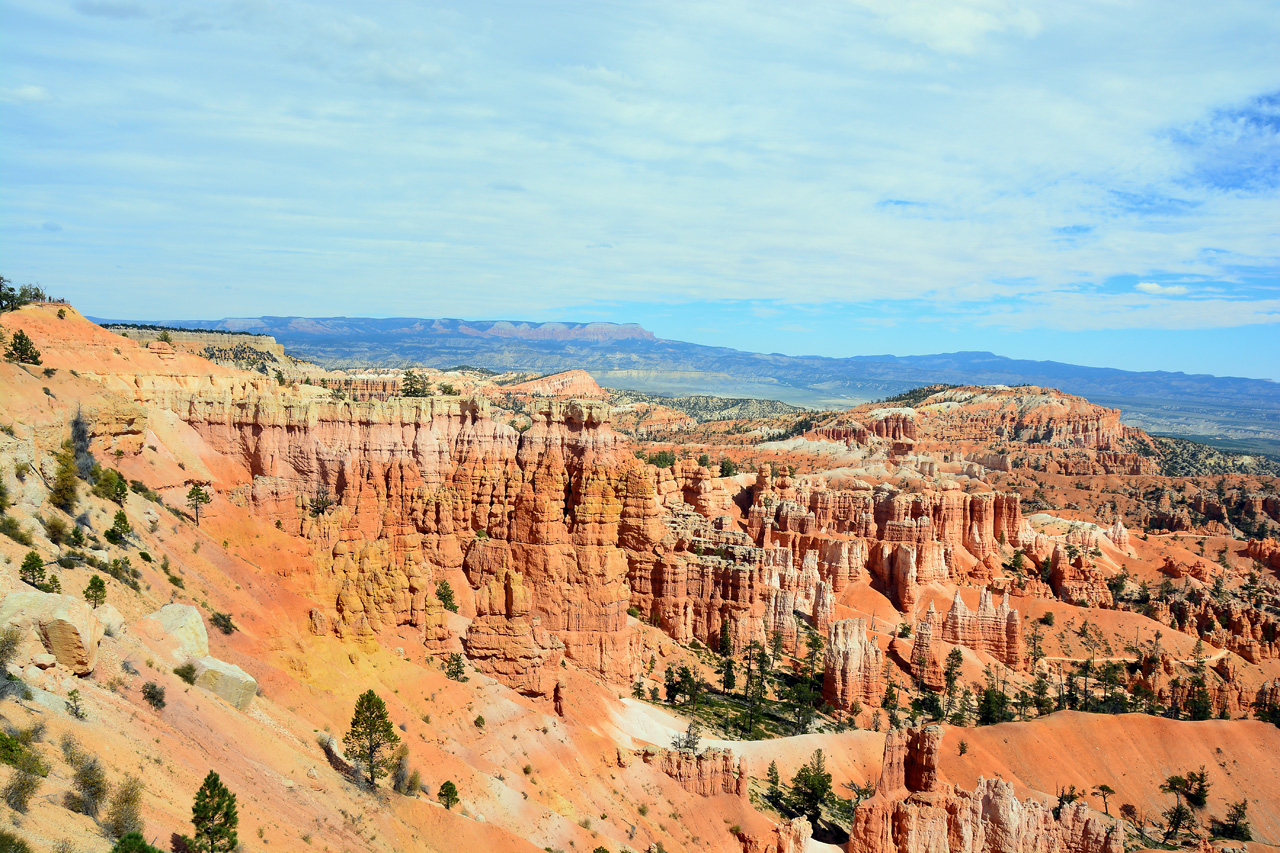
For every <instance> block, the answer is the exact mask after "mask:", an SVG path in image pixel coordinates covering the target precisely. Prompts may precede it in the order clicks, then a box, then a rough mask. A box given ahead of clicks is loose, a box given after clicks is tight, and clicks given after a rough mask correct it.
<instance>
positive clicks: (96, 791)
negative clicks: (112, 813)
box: [69, 757, 110, 818]
mask: <svg viewBox="0 0 1280 853" xmlns="http://www.w3.org/2000/svg"><path fill="white" fill-rule="evenodd" d="M71 784H72V785H73V786H74V787H75V794H70V795H69V797H74V798H75V803H76V805H77V808H76V809H75V810H76V811H78V812H80V813H81V814H87V815H88V816H89V817H92V818H96V817H97V816H98V811H99V809H100V808H101V807H102V802H103V800H105V799H106V798H107V791H108V790H109V788H110V785H109V784H108V783H107V774H106V773H105V772H104V771H103V769H102V764H101V762H99V761H98V759H97V758H96V757H89V758H87V759H85V760H84V761H82V762H80V766H79V767H77V768H76V772H75V774H74V775H73V776H72V777H71Z"/></svg>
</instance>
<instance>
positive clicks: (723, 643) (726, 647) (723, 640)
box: [718, 619, 733, 658]
mask: <svg viewBox="0 0 1280 853" xmlns="http://www.w3.org/2000/svg"><path fill="white" fill-rule="evenodd" d="M718 651H719V652H720V654H721V655H723V656H724V657H727V658H729V657H733V637H732V635H731V634H730V631H729V620H728V619H722V620H720V648H719V649H718Z"/></svg>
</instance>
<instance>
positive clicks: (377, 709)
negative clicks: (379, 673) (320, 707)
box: [342, 690, 400, 788]
mask: <svg viewBox="0 0 1280 853" xmlns="http://www.w3.org/2000/svg"><path fill="white" fill-rule="evenodd" d="M342 743H343V746H345V747H346V748H347V750H348V751H349V752H350V753H351V754H352V756H353V757H358V759H357V760H359V761H360V762H361V763H362V764H363V765H364V768H365V772H366V773H367V774H368V776H369V787H371V788H376V787H378V776H379V775H381V771H383V770H384V769H386V765H387V763H388V762H389V761H390V759H389V757H387V756H384V754H383V753H384V752H385V751H387V750H390V749H394V748H395V746H396V745H397V744H398V743H400V736H399V735H397V734H396V730H395V727H394V726H392V725H391V718H390V717H388V716H387V705H386V703H385V702H383V701H382V699H380V698H379V697H378V694H377V693H374V692H373V691H372V690H366V691H365V692H364V693H362V694H361V695H360V698H359V699H357V700H356V709H355V713H353V714H352V715H351V731H349V732H347V734H346V736H345V737H343V739H342Z"/></svg>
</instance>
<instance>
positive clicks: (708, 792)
mask: <svg viewBox="0 0 1280 853" xmlns="http://www.w3.org/2000/svg"><path fill="white" fill-rule="evenodd" d="M644 760H645V762H646V763H656V764H657V765H658V769H660V770H661V771H662V772H663V773H665V774H667V775H668V776H670V777H671V778H672V779H675V780H676V781H677V782H679V783H680V787H681V788H684V789H685V790H686V791H688V792H689V793H691V794H697V795H698V796H700V797H714V796H715V795H716V794H732V795H733V796H735V797H740V798H742V799H746V797H747V784H748V781H749V780H748V778H747V771H746V763H745V762H746V760H745V759H742V758H734V755H733V750H730V749H707V750H703V751H702V752H701V753H697V754H695V753H694V752H693V751H692V750H689V749H661V750H658V751H657V752H646V753H645V754H644Z"/></svg>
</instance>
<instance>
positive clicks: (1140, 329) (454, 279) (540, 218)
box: [0, 0, 1280, 379]
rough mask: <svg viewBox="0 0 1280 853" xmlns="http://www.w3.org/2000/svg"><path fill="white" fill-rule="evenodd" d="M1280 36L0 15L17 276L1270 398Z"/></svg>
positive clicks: (1242, 23) (761, 9) (1278, 293)
mask: <svg viewBox="0 0 1280 853" xmlns="http://www.w3.org/2000/svg"><path fill="white" fill-rule="evenodd" d="M1277 44H1280V7H1278V6H1277V5H1276V4H1275V2H1274V0H1259V2H1233V0H1223V2H1215V3H1212V4H1209V3H1193V2H1170V0H1158V2H1142V0H1124V2H1116V0H1109V2H1089V0H1073V2H1071V3H1043V2H1039V3H1021V2H1014V0H958V2H951V3H941V2H939V3H934V2H925V0H844V2H815V3H811V4H780V3H776V2H771V3H759V4H754V3H747V2H735V3H718V2H706V3H701V2H689V0H680V2H669V3H668V2H649V3H631V4H618V3H604V2H601V3H554V2H544V3H527V2H517V3H483V2H471V3H466V4H458V5H448V4H428V3H424V2H399V0H381V2H378V3H359V4H355V3H296V2H286V0H281V1H280V2H256V0H231V2H219V0H200V2H188V0H76V2H66V0H39V2H35V1H34V0H0V181H2V182H3V183H2V184H0V186H2V187H3V191H2V192H0V272H3V274H4V275H6V276H7V277H9V278H10V279H12V280H14V281H18V282H29V281H30V282H40V283H41V284H43V285H44V286H45V287H46V288H47V289H49V290H51V291H53V292H56V293H59V294H63V295H66V296H68V297H69V298H71V299H72V300H73V301H74V302H75V303H76V305H77V306H78V307H80V308H81V309H82V310H84V311H85V312H87V313H91V314H94V315H97V316H111V317H129V318H162V317H163V318H215V317H223V316H246V315H249V316H252V315H258V314H301V315H310V316H327V315H366V316H427V317H431V316H449V317H470V318H489V319H492V318H504V319H529V320H552V319H557V320H612V321H617V322H628V321H635V322H640V323H643V324H644V325H645V326H646V327H648V328H650V329H652V330H653V331H654V332H656V333H657V334H659V335H661V336H664V337H674V338H680V339H684V340H693V341H698V342H702V343H710V344H717V345H725V346H735V347H739V348H742V349H749V350H761V351H766V352H769V351H778V352H788V353H796V354H808V353H817V354H823V355H856V354H869V353H885V352H890V353H895V354H900V355H906V354H914V353H928V352H942V351H951V350H958V349H983V350H991V351H994V352H998V353H1002V354H1006V355H1011V356H1017V357H1024V358H1043V359H1055V360H1062V361H1074V362H1078V363H1084V364H1099V365H1107V366H1115V367H1125V368H1133V369H1155V368H1164V369H1172V370H1186V371H1188V372H1211V373H1220V374H1233V375H1244V376H1257V377H1267V378H1276V379H1280V343H1277V341H1278V340H1280V334H1277V333H1278V332H1280V326H1278V325H1277V324H1278V323H1280V60H1278V59H1277V51H1276V45H1277Z"/></svg>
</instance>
